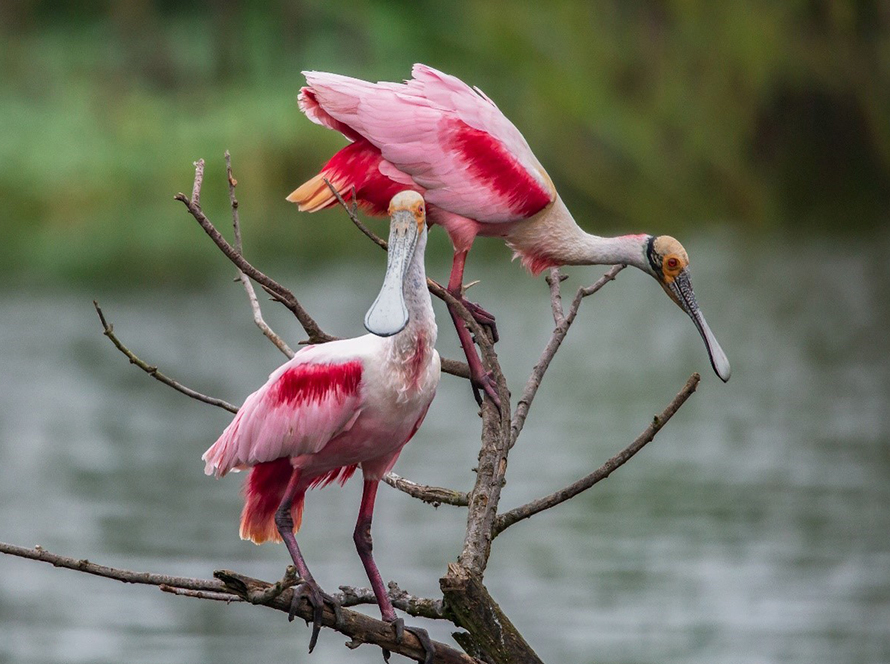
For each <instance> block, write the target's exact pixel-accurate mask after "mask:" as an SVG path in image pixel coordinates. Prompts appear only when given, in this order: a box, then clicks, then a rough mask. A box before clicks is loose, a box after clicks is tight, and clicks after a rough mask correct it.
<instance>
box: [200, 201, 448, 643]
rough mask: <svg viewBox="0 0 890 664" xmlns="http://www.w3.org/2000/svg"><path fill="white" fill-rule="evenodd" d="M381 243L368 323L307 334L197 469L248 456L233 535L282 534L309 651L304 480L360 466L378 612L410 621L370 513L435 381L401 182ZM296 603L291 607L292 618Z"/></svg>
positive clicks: (315, 596) (276, 537) (362, 514)
mask: <svg viewBox="0 0 890 664" xmlns="http://www.w3.org/2000/svg"><path fill="white" fill-rule="evenodd" d="M389 211H390V215H391V219H392V220H391V224H390V235H389V255H388V258H387V267H386V275H385V277H384V280H383V286H382V288H381V290H380V294H379V295H378V297H377V299H376V300H375V302H374V304H373V305H372V306H371V308H370V309H369V310H368V313H367V315H366V316H365V327H366V328H367V329H368V331H370V332H371V333H372V334H366V335H364V336H361V337H357V338H355V339H343V340H340V341H332V342H330V343H326V344H322V345H318V346H307V347H306V348H304V349H302V350H301V351H300V352H299V353H297V354H296V355H294V357H293V358H292V359H291V360H289V361H288V362H286V363H285V364H283V365H282V366H281V367H279V368H278V369H277V370H275V371H274V372H273V373H272V375H271V376H269V380H268V381H267V382H266V384H265V385H263V386H262V387H261V388H260V389H259V390H257V391H256V392H254V393H253V394H251V395H250V396H249V397H247V399H246V400H245V401H244V405H243V406H241V409H240V410H239V411H238V414H237V415H236V416H235V419H234V420H233V421H232V423H231V424H229V426H228V427H227V428H226V430H225V431H224V432H223V434H222V435H221V436H220V437H219V440H217V441H216V442H215V443H214V444H213V445H212V446H211V447H210V449H208V450H207V451H206V452H205V453H204V456H203V457H202V458H203V459H204V461H206V462H207V465H206V467H205V472H206V473H207V474H208V475H210V474H215V475H216V476H217V477H222V476H223V475H225V474H226V473H228V472H229V471H230V470H243V469H246V468H250V475H248V477H247V479H246V482H245V487H244V493H245V504H244V510H243V511H242V513H241V537H242V539H249V540H252V541H253V542H255V543H257V544H261V543H263V542H267V541H282V540H284V543H285V545H286V546H287V549H288V551H289V552H290V555H291V558H293V561H294V565H295V566H296V568H297V571H298V572H299V574H300V577H301V584H300V586H299V587H298V589H299V591H298V592H295V593H294V605H293V609H295V608H296V605H297V603H298V602H299V601H300V598H301V597H303V596H305V597H306V598H307V600H308V601H309V603H310V604H311V605H312V607H313V609H314V625H313V629H312V637H311V639H310V642H309V651H310V652H312V649H313V648H314V647H315V643H316V640H317V639H318V632H319V630H320V629H321V617H322V611H323V609H324V607H323V604H322V602H323V601H328V602H329V603H332V604H334V608H335V610H336V611H337V612H338V613H339V606H337V605H336V603H335V602H334V600H333V599H332V598H331V597H330V596H328V595H326V594H324V593H323V592H322V591H321V589H320V588H319V586H318V584H317V583H316V581H315V580H314V579H313V578H312V574H311V573H310V572H309V569H308V568H307V567H306V562H305V561H304V560H303V556H302V554H301V553H300V548H299V547H298V546H297V540H296V537H295V535H294V533H295V532H296V531H298V530H299V528H300V522H301V519H302V515H303V498H304V494H305V492H306V490H307V489H310V488H312V487H317V486H326V485H327V484H330V483H331V482H333V481H335V480H336V481H338V482H339V483H340V484H341V485H342V484H343V483H344V482H346V480H347V479H349V477H350V476H351V475H352V474H353V472H355V469H356V467H357V466H361V469H362V475H363V477H364V491H363V493H362V500H361V507H360V508H359V515H358V521H357V523H356V525H355V533H354V535H353V539H354V540H355V546H356V549H357V550H358V555H359V557H360V558H361V561H362V563H363V564H364V567H365V571H366V572H367V574H368V579H369V580H370V582H371V587H372V588H373V589H374V594H375V595H376V597H377V603H378V604H379V606H380V613H381V614H382V616H383V620H385V621H387V622H391V623H393V625H394V628H395V630H396V635H397V638H401V633H402V632H401V631H402V630H403V629H408V630H409V631H411V632H413V633H414V634H416V635H417V636H418V638H419V639H421V641H422V642H424V644H425V646H426V647H427V650H428V652H427V655H428V656H427V659H428V660H429V659H431V653H432V650H431V649H432V644H431V642H430V640H429V637H428V636H427V635H426V632H425V631H424V630H422V629H419V628H411V627H405V626H404V623H403V622H402V620H401V619H400V618H397V617H396V613H395V611H394V610H393V606H392V602H391V601H390V599H389V597H388V595H387V593H386V587H385V586H384V584H383V579H382V577H381V576H380V572H379V571H378V569H377V565H376V564H375V562H374V558H373V556H372V555H371V517H372V514H373V512H374V499H375V497H376V495H377V486H378V483H379V482H380V478H381V477H383V475H384V474H385V473H387V472H389V470H390V469H391V468H392V467H393V465H394V464H395V462H396V459H398V457H399V453H400V452H401V451H402V448H403V447H404V446H405V444H406V443H407V442H408V441H409V440H411V437H412V436H413V435H414V434H415V433H416V432H417V429H418V427H420V424H421V422H423V418H424V416H425V415H426V412H427V409H428V408H429V407H430V402H432V400H433V396H434V395H435V393H436V386H437V385H438V383H439V364H440V362H439V354H438V353H437V352H436V350H435V349H434V345H435V343H436V320H435V318H434V316H433V307H432V303H431V302H430V294H429V291H428V290H427V287H426V273H425V271H424V264H423V255H424V250H425V248H426V238H427V229H426V219H425V210H424V202H423V198H422V197H421V196H420V195H419V194H417V193H415V192H413V191H404V192H402V193H399V194H397V195H396V196H395V197H394V198H393V199H392V203H391V204H390V208H389ZM293 609H292V611H291V618H293Z"/></svg>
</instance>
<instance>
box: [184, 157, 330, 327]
mask: <svg viewBox="0 0 890 664" xmlns="http://www.w3.org/2000/svg"><path fill="white" fill-rule="evenodd" d="M198 163H200V164H201V169H200V170H201V173H202V175H203V160H201V161H199V162H198ZM197 174H198V169H197V168H196V178H195V179H196V185H195V187H196V189H198V191H199V192H200V184H199V183H197ZM174 198H175V199H176V200H178V201H182V203H183V205H185V207H186V209H187V210H188V211H189V214H191V215H192V217H194V218H195V221H197V222H198V223H199V224H200V225H201V228H203V229H204V232H205V233H207V235H208V236H209V237H210V239H211V240H213V242H214V244H216V246H217V247H219V249H220V251H222V252H223V254H225V256H226V257H227V258H228V259H229V260H230V261H232V262H233V263H234V264H235V265H236V266H237V267H238V269H240V270H241V271H242V272H244V273H245V274H246V275H247V276H249V277H250V278H251V279H253V280H254V281H255V282H257V283H258V284H260V285H261V286H263V287H265V288H268V289H269V290H270V291H271V292H272V293H273V294H274V295H275V296H276V298H277V299H278V300H279V301H280V302H281V303H282V304H283V305H284V306H286V307H287V308H288V309H290V310H291V312H293V314H294V315H295V316H296V317H297V320H298V321H300V325H302V326H303V329H304V330H305V331H306V334H307V335H308V336H309V341H310V342H312V343H323V342H325V341H332V340H333V339H334V337H332V336H331V335H329V334H326V333H325V332H324V331H322V329H321V328H320V327H319V326H318V323H316V322H315V320H314V319H313V318H312V317H311V316H310V315H309V314H308V313H307V312H306V310H305V309H303V307H302V305H301V304H300V303H299V301H297V298H296V296H294V294H293V293H292V292H291V291H289V290H288V289H287V288H285V287H284V286H282V285H281V284H279V283H278V282H277V281H275V280H274V279H272V278H270V277H268V276H266V275H265V274H263V273H262V272H260V271H259V270H257V269H256V268H255V267H254V266H253V265H251V264H250V263H248V262H247V261H246V260H245V259H244V257H243V256H242V255H241V254H240V253H238V251H237V250H236V249H235V248H234V247H233V246H232V245H231V244H229V243H228V241H227V240H226V239H225V238H224V237H223V236H222V234H221V233H220V232H219V231H218V230H217V229H216V227H215V226H214V225H213V224H212V223H211V222H210V220H209V219H208V218H207V216H206V215H205V214H204V211H203V210H202V209H201V206H200V204H198V203H196V202H195V201H194V200H193V199H189V198H188V197H187V196H186V195H185V194H183V193H179V194H176V196H174Z"/></svg>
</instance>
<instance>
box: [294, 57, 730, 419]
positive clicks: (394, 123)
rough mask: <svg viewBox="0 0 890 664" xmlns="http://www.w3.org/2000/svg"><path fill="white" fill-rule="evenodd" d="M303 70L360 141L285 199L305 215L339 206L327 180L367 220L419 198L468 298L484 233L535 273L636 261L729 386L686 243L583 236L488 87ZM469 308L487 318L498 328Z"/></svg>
mask: <svg viewBox="0 0 890 664" xmlns="http://www.w3.org/2000/svg"><path fill="white" fill-rule="evenodd" d="M304 75H305V76H306V81H307V83H308V85H306V86H305V87H303V88H302V89H301V90H300V96H299V104H300V109H301V110H302V111H303V113H305V114H306V116H307V117H308V118H309V119H310V120H312V121H313V122H315V123H317V124H320V125H322V126H325V127H328V128H329V129H333V130H335V131H338V132H340V133H341V134H343V135H344V136H345V137H346V138H347V139H348V140H349V141H350V144H349V145H347V146H346V147H344V148H343V149H341V150H340V151H339V152H337V153H336V154H335V155H334V156H333V157H332V158H331V159H330V161H328V162H327V164H325V165H324V166H323V167H322V169H321V172H320V173H319V174H318V175H316V176H315V177H313V178H312V179H311V180H309V181H308V182H306V183H305V184H303V185H301V186H300V187H298V188H297V189H296V190H295V191H294V192H293V193H291V194H290V195H289V196H288V197H287V200H289V201H291V202H293V203H297V204H299V207H300V210H305V211H308V212H315V211H317V210H321V209H323V208H326V207H329V206H332V205H334V204H336V202H337V201H336V197H335V196H334V195H333V193H332V192H331V191H330V189H329V188H328V186H327V185H326V184H325V180H328V181H329V182H330V183H331V185H332V186H333V187H335V188H336V189H337V191H338V192H340V193H341V194H342V196H344V197H345V198H349V197H350V196H351V194H352V192H353V191H354V192H355V197H356V200H357V202H358V203H359V204H360V205H361V207H362V208H363V209H364V210H365V211H366V212H368V213H369V214H378V215H379V214H384V213H385V212H386V209H387V204H388V203H389V199H390V197H391V196H392V195H393V194H394V193H396V192H397V191H400V190H402V189H406V188H408V189H413V190H415V191H417V192H419V193H421V194H422V195H423V197H424V198H425V200H426V202H427V216H428V220H429V222H430V223H432V224H439V225H441V226H442V227H444V228H445V231H446V232H447V233H448V236H449V237H450V239H451V242H452V244H453V245H454V261H453V263H452V268H451V276H450V278H449V280H448V289H449V290H450V291H451V293H452V294H453V295H454V296H455V297H457V298H461V299H462V297H463V292H462V291H463V286H462V284H463V272H464V264H465V262H466V258H467V253H468V252H469V250H470V247H471V246H472V244H473V240H475V238H476V236H477V235H482V236H493V237H502V238H504V240H505V242H506V243H507V245H508V246H509V247H510V248H512V249H513V251H514V252H515V253H514V255H515V256H518V257H520V258H521V259H522V263H523V265H524V266H525V267H526V268H527V269H528V270H529V271H530V272H531V273H532V274H535V275H537V274H539V273H540V272H542V271H543V270H545V269H547V268H549V267H555V266H560V265H617V264H625V265H632V266H634V267H636V268H639V269H640V270H642V271H643V272H645V273H646V274H649V275H651V276H653V277H655V279H656V280H657V281H658V283H660V284H661V286H662V288H664V290H665V292H666V293H667V294H668V296H669V297H670V298H671V299H672V300H673V301H674V302H675V303H676V304H677V305H679V306H680V308H681V309H683V311H685V312H686V313H687V314H688V315H689V317H690V318H692V321H693V322H694V323H695V326H696V328H697V329H698V331H699V333H700V334H701V336H702V339H704V342H705V346H706V347H707V350H708V355H709V357H710V360H711V366H713V368H714V371H715V372H716V373H717V375H718V376H719V377H720V378H721V379H722V380H723V381H727V380H729V375H730V366H729V361H728V360H727V358H726V355H725V354H724V352H723V350H722V349H721V348H720V345H719V344H718V343H717V339H716V338H715V337H714V334H713V333H712V332H711V329H710V328H709V327H708V324H707V323H706V322H705V318H704V316H703V315H702V312H701V309H700V308H699V306H698V304H697V303H696V300H695V295H694V294H693V290H692V283H691V280H690V276H689V257H688V256H687V254H686V250H685V249H683V246H682V245H681V244H680V243H679V242H678V241H677V240H675V239H674V238H672V237H670V236H668V235H660V236H652V235H646V234H640V235H622V236H619V237H600V236H597V235H592V234H590V233H587V232H585V231H584V230H582V229H581V228H580V227H579V226H578V224H577V223H575V220H574V219H573V218H572V214H571V213H570V212H569V210H568V208H567V207H566V205H565V204H564V203H563V201H562V199H561V198H560V196H559V194H558V193H557V192H556V188H555V187H554V185H553V181H552V180H551V179H550V177H549V176H548V175H547V172H546V171H545V170H544V167H543V166H541V164H540V162H539V161H538V160H537V159H536V158H535V155H534V153H532V150H531V148H530V147H529V145H528V143H527V142H526V140H525V138H523V136H522V134H520V133H519V130H518V129H517V128H516V127H515V126H514V125H513V123H512V122H510V121H509V120H508V119H507V118H506V117H505V116H504V114H503V113H501V111H500V110H499V109H498V107H497V106H496V105H495V103H494V102H493V101H491V99H489V98H488V97H487V96H486V95H485V94H484V93H483V92H482V91H481V90H480V89H479V88H471V87H469V86H468V85H467V84H465V83H464V82H463V81H461V80H460V79H458V78H455V77H454V76H449V75H448V74H444V73H442V72H440V71H437V70H435V69H433V68H432V67H428V66H426V65H422V64H416V65H414V68H413V69H412V78H411V79H410V80H408V81H405V82H404V83H390V82H380V83H370V82H367V81H362V80H359V79H355V78H350V77H348V76H341V75H339V74H328V73H324V72H315V71H307V72H304ZM467 304H469V308H470V310H471V311H472V312H473V313H474V315H475V316H476V318H477V319H478V320H479V321H480V322H481V323H491V322H493V317H491V315H490V314H487V313H486V312H485V311H484V310H482V309H481V308H479V307H478V306H476V305H472V304H470V303H467ZM451 316H452V319H453V320H454V322H455V325H456V327H457V331H458V335H459V336H460V340H461V345H462V346H463V348H464V351H465V353H466V355H467V361H468V362H469V364H470V370H471V374H472V379H473V383H474V384H475V385H476V386H477V387H482V388H484V389H485V391H486V392H487V393H488V394H489V395H490V396H491V397H492V398H493V399H494V400H495V402H497V396H496V392H495V390H494V386H493V384H492V381H491V379H490V377H489V376H487V375H486V374H485V372H484V370H483V368H482V364H481V362H480V360H479V358H478V356H477V355H476V349H475V348H474V347H473V342H472V337H471V335H470V333H469V331H468V330H467V329H466V327H465V326H464V325H463V324H462V323H461V322H460V321H459V319H458V318H457V316H456V315H455V313H454V312H453V311H452V312H451Z"/></svg>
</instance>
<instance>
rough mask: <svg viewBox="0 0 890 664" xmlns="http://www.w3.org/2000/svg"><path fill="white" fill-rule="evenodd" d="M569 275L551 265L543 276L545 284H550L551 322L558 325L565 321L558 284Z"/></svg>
mask: <svg viewBox="0 0 890 664" xmlns="http://www.w3.org/2000/svg"><path fill="white" fill-rule="evenodd" d="M568 278H569V276H568V275H567V274H562V273H561V272H560V271H559V268H558V267H551V268H550V272H549V274H548V275H547V276H546V277H544V280H545V281H546V282H547V285H548V286H550V309H551V311H552V312H553V323H554V324H555V325H556V326H557V327H559V326H560V325H562V323H563V321H565V314H564V312H563V310H562V293H560V290H559V284H560V283H561V282H563V281H565V280H566V279H568Z"/></svg>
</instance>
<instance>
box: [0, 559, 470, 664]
mask: <svg viewBox="0 0 890 664" xmlns="http://www.w3.org/2000/svg"><path fill="white" fill-rule="evenodd" d="M0 553H5V554H8V555H13V556H18V557H21V558H28V559H31V560H38V561H42V562H46V563H50V564H51V565H54V566H55V567H64V568H66V569H71V570H75V571H78V572H84V573H87V574H94V575H97V576H102V577H105V578H109V579H115V580H117V581H122V582H124V583H139V584H146V585H153V586H158V587H159V588H160V589H161V590H162V591H164V592H168V593H172V594H174V595H181V596H186V597H192V598H195V599H207V600H214V601H246V602H250V603H253V604H259V603H260V602H259V601H258V600H260V599H266V600H267V601H266V602H264V603H262V605H263V606H268V607H270V608H273V609H278V610H279V611H283V612H285V613H287V612H289V611H290V608H291V601H292V599H293V590H291V589H290V588H283V589H282V592H278V589H279V588H278V586H279V584H281V585H287V584H289V583H290V581H291V580H290V578H289V576H288V575H285V578H284V579H282V580H281V581H279V582H278V584H270V583H268V582H266V581H261V580H260V579H254V578H252V577H249V576H244V575H242V574H237V573H235V572H229V571H225V570H218V571H216V572H214V576H216V577H217V578H216V579H193V578H190V577H181V576H169V575H166V574H153V573H150V572H133V571H130V570H124V569H117V568H114V567H107V566H105V565H97V564H96V563H92V562H90V561H89V560H78V559H76V558H68V557H66V556H60V555H57V554H54V553H50V552H49V551H46V550H44V549H43V548H41V547H39V546H38V547H34V548H33V549H28V548H25V547H20V546H15V545H13V544H6V543H5V542H0ZM395 590H396V591H397V592H396V593H395V594H396V596H398V597H400V600H399V601H400V603H402V604H403V605H405V606H409V605H412V601H413V605H414V606H416V607H417V611H418V613H417V615H427V616H428V617H442V616H441V615H433V614H434V613H436V611H435V606H436V603H435V602H434V601H433V600H424V599H422V598H414V597H413V596H410V595H407V593H401V591H400V590H399V589H398V586H395ZM390 592H393V588H392V587H391V589H390ZM438 606H439V607H441V603H440V604H439V605H438ZM440 611H441V608H440ZM296 615H297V616H299V617H300V618H303V619H305V620H310V619H311V618H312V617H313V609H312V607H311V606H310V605H309V603H308V602H307V601H305V600H304V601H303V602H301V603H300V604H299V606H298V607H297V612H296ZM342 618H343V620H342V624H340V625H336V624H335V622H336V617H335V615H334V613H333V611H332V610H331V609H330V608H329V607H327V606H325V613H324V619H323V622H324V625H325V626H326V627H330V628H332V629H335V630H337V631H339V632H341V633H342V634H345V635H346V636H348V637H351V638H352V640H353V642H355V643H357V644H361V643H371V644H374V645H377V646H380V647H381V648H384V649H385V650H390V651H392V652H397V653H399V654H401V655H404V656H406V657H410V658H412V659H414V660H416V661H418V662H422V661H424V656H425V652H424V650H423V646H422V644H421V643H420V641H418V639H417V637H416V636H415V635H414V634H413V633H411V632H410V631H408V630H405V633H404V635H403V637H402V639H401V641H397V640H396V635H395V630H393V628H392V625H391V624H390V623H387V622H383V621H382V620H377V619H375V618H371V617H370V616H366V615H364V614H362V613H358V612H356V611H350V610H348V609H344V610H343V611H342ZM434 645H435V649H436V652H435V658H434V661H435V662H437V663H441V664H478V663H477V661H476V660H474V659H473V658H471V657H469V656H468V655H465V654H464V653H462V652H460V651H458V650H455V649H454V648H452V647H451V646H449V645H447V644H445V643H439V642H434Z"/></svg>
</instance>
